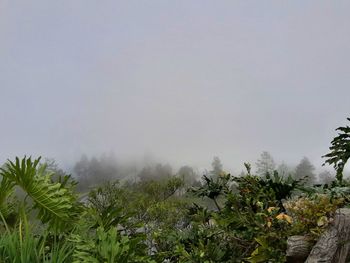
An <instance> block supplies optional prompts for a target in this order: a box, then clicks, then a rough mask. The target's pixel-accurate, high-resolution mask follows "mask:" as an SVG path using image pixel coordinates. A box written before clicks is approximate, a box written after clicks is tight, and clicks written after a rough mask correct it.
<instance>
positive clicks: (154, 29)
mask: <svg viewBox="0 0 350 263" xmlns="http://www.w3.org/2000/svg"><path fill="white" fill-rule="evenodd" d="M349 14H350V1H304V0H303V1H294V0H293V1H247V0H242V1H232V0H230V1H204V0H200V1H199V0H198V1H189V0H184V1H179V0H176V1H165V0H160V1H155V0H147V1H140V0H138V1H131V0H125V1H115V0H113V1H112V0H111V1H89V0H74V1H71V0H66V1H48V0H41V1H36V0H31V1H25V0H23V1H17V0H0V91H1V92H0V96H1V101H0V121H1V124H0V125H1V126H0V135H1V136H0V162H3V161H5V160H6V159H7V158H13V157H14V156H16V155H19V156H21V155H24V154H27V155H33V156H38V155H43V156H47V157H51V158H55V159H56V160H57V161H58V162H59V163H61V164H63V165H69V164H72V163H74V161H75V160H76V159H78V158H79V157H80V155H81V154H83V153H87V154H88V155H91V154H97V155H99V154H101V153H103V152H110V151H114V152H115V154H116V155H117V156H121V157H122V158H125V157H135V158H136V157H137V158H140V157H142V156H144V155H145V154H152V155H153V156H154V158H155V159H159V160H162V161H166V162H170V163H172V164H175V165H181V164H190V165H194V166H197V167H210V163H211V161H212V158H213V156H219V157H220V159H221V160H222V162H223V164H224V166H225V167H226V168H227V169H229V170H230V169H232V170H241V169H242V167H243V165H242V163H243V162H244V161H250V162H252V163H255V161H256V159H257V158H258V157H259V155H260V153H261V152H262V151H269V152H270V153H271V154H272V156H273V157H274V158H275V160H276V161H277V162H280V161H285V162H287V163H291V164H297V163H298V162H299V161H300V159H301V158H302V157H303V156H307V157H309V159H310V160H311V161H312V162H313V163H314V164H315V165H316V166H320V165H321V164H322V162H323V160H322V158H321V156H322V155H323V154H325V153H327V151H328V147H329V145H330V141H331V139H332V138H333V137H334V136H335V135H336V133H335V131H334V129H335V128H336V127H338V126H340V125H344V124H346V117H349V116H350V85H349V84H350V15H349Z"/></svg>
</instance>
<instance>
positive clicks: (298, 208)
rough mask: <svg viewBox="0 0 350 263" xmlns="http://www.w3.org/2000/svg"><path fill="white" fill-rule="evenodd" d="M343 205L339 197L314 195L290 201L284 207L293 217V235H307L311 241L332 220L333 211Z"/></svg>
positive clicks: (342, 200)
mask: <svg viewBox="0 0 350 263" xmlns="http://www.w3.org/2000/svg"><path fill="white" fill-rule="evenodd" d="M343 204H344V199H343V198H341V197H335V198H332V197H331V196H330V195H327V194H315V195H313V196H309V197H305V196H304V197H299V198H296V199H293V200H290V201H288V202H286V203H285V204H284V206H285V207H286V209H287V211H288V213H289V214H290V215H291V216H292V217H293V221H294V222H293V228H292V232H293V234H296V235H298V234H305V233H308V234H309V235H310V236H311V237H312V239H316V238H317V237H318V236H319V235H320V234H321V233H322V232H323V230H324V229H325V228H326V227H327V226H328V224H329V223H330V222H331V221H332V220H333V216H334V212H335V210H336V209H337V208H339V207H340V206H342V205H343Z"/></svg>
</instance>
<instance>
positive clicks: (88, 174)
mask: <svg viewBox="0 0 350 263" xmlns="http://www.w3.org/2000/svg"><path fill="white" fill-rule="evenodd" d="M73 172H74V175H75V176H76V177H77V180H78V181H79V185H78V188H79V190H87V189H88V188H89V187H91V186H95V185H99V184H102V183H105V182H107V181H113V180H116V179H121V173H120V172H119V167H118V163H117V161H116V159H115V158H114V156H112V155H110V156H107V155H102V156H101V157H100V158H99V159H98V158H96V157H92V158H91V159H90V160H89V158H88V157H87V156H86V155H82V157H81V158H80V160H79V161H78V162H77V163H76V164H75V166H74V168H73Z"/></svg>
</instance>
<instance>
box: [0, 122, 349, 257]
mask: <svg viewBox="0 0 350 263" xmlns="http://www.w3.org/2000/svg"><path fill="white" fill-rule="evenodd" d="M347 128H348V127H347ZM341 131H342V132H344V133H348V132H349V131H348V130H347V129H345V128H344V129H341ZM339 136H340V135H339ZM340 137H341V138H342V140H345V141H342V143H340V142H339V140H340V139H338V140H335V141H336V143H334V147H338V148H339V149H338V148H331V150H333V152H332V154H329V155H327V156H326V157H328V158H330V159H328V160H327V162H329V163H332V164H334V165H335V167H336V168H337V169H338V173H339V172H340V171H342V169H343V166H344V164H345V162H346V161H347V158H348V157H347V155H346V154H345V153H346V152H347V151H348V149H347V145H348V144H347V137H346V136H345V137H344V136H340ZM265 157H266V156H265ZM332 158H333V159H332ZM265 159H266V160H267V159H268V158H265ZM271 160H272V157H271V158H270V161H269V164H271V163H272V162H271ZM214 161H215V162H213V171H214V170H215V171H216V172H215V176H210V175H213V174H214V173H213V172H212V173H210V174H209V176H206V175H204V176H203V178H202V182H201V183H196V184H195V185H197V186H194V178H195V177H194V172H193V169H190V168H189V167H184V168H182V169H180V170H181V173H182V174H181V173H179V174H178V176H172V175H171V174H169V173H170V172H171V169H170V167H169V166H161V165H157V166H154V167H148V168H145V169H143V170H142V171H141V173H140V174H139V179H140V180H139V181H132V182H130V181H126V182H123V183H122V182H120V181H106V182H103V184H101V185H98V186H97V185H96V187H95V188H93V189H91V190H90V191H89V192H87V193H84V195H83V196H82V200H83V202H79V201H78V195H77V193H76V182H75V181H74V180H72V178H71V177H70V176H66V175H65V174H64V172H63V171H62V170H61V169H59V168H58V167H57V165H55V164H54V162H50V164H49V167H48V166H47V165H46V164H45V163H41V162H40V158H38V159H35V160H32V159H31V158H26V157H24V158H23V159H21V160H20V159H19V158H16V160H15V161H14V162H12V161H8V162H7V163H6V164H5V165H4V166H3V167H2V168H0V180H1V181H0V218H1V223H0V226H1V228H0V262H3V263H7V262H14V263H24V262H40V263H41V262H43V263H48V262H53V263H72V262H90V263H97V262H108V263H113V262H118V263H123V262H135V263H136V262H145V263H155V262H168V263H173V262H174V263H175V262H180V263H184V262H186V263H187V262H188V263H192V262H196V263H197V262H198V263H211V262H213V263H214V262H222V263H229V262H230V263H234V262H237V263H238V262H240V263H241V262H251V263H257V262H278V263H279V262H285V261H286V255H285V252H286V242H287V238H288V237H289V236H290V235H294V234H301V235H308V236H309V237H310V239H312V240H315V239H316V238H318V236H319V235H320V234H321V233H322V232H323V231H324V229H325V228H326V227H327V226H328V225H329V223H330V222H331V221H332V218H333V216H334V212H335V210H336V209H337V208H339V207H343V206H346V205H349V204H350V198H349V196H350V183H349V182H347V181H346V180H343V179H342V178H340V177H339V176H338V180H337V181H335V182H331V183H329V184H325V185H318V186H317V185H310V184H308V183H307V182H306V180H305V178H304V175H309V176H310V171H311V173H312V169H311V168H312V165H311V164H310V165H308V166H307V167H308V171H309V172H308V173H304V172H303V173H301V172H300V171H299V172H298V171H297V174H299V175H302V176H300V178H299V177H298V179H296V177H292V176H290V175H288V176H287V172H286V171H287V168H286V167H282V168H283V169H282V168H281V169H280V170H281V171H282V174H279V173H278V172H277V171H273V170H271V169H270V168H272V166H271V165H269V169H270V170H266V169H265V173H264V174H263V175H264V176H256V175H253V174H252V173H251V165H250V164H249V163H245V164H244V165H245V167H246V170H247V172H246V173H245V174H243V175H242V176H239V177H236V176H232V175H230V174H227V173H225V172H223V171H222V165H221V162H219V159H218V158H217V159H216V160H214ZM214 164H215V165H214ZM111 166H113V165H112V164H111ZM214 166H215V167H214ZM84 167H85V166H84V165H82V166H81V167H80V168H84ZM113 167H115V166H113ZM273 167H274V166H273ZM305 167H306V166H305ZM78 168H79V167H78ZM90 168H91V169H90V170H89V171H90V173H91V171H94V169H95V167H90ZM265 168H266V167H265ZM301 168H302V167H301ZM96 169H97V168H96ZM83 170H84V169H83ZM83 170H82V171H81V172H82V173H83V172H84V171H83ZM97 170H98V169H97ZM97 170H96V171H97ZM297 170H298V169H297ZM299 170H302V171H305V169H304V170H303V169H299ZM219 171H220V172H219ZM109 172H111V171H109ZM108 174H110V173H108ZM184 174H187V177H188V178H187V179H186V177H185V176H183V175H184ZM90 175H91V174H90ZM161 175H165V176H161ZM90 186H91V185H90ZM187 188H189V191H188V192H186V189H187ZM18 189H21V191H22V192H23V193H24V194H25V196H24V197H23V196H22V195H21V193H20V192H19V191H18ZM214 205H215V206H214ZM38 219H39V220H38Z"/></svg>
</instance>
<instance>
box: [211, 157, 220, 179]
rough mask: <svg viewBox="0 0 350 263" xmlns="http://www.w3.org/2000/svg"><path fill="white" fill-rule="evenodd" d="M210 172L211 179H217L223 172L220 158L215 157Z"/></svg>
mask: <svg viewBox="0 0 350 263" xmlns="http://www.w3.org/2000/svg"><path fill="white" fill-rule="evenodd" d="M211 167H212V170H211V171H210V172H209V174H210V176H211V177H212V178H217V177H218V176H219V175H220V174H221V173H222V172H223V166H222V163H221V161H220V158H219V157H217V156H215V157H214V159H213V162H212V163H211Z"/></svg>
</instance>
